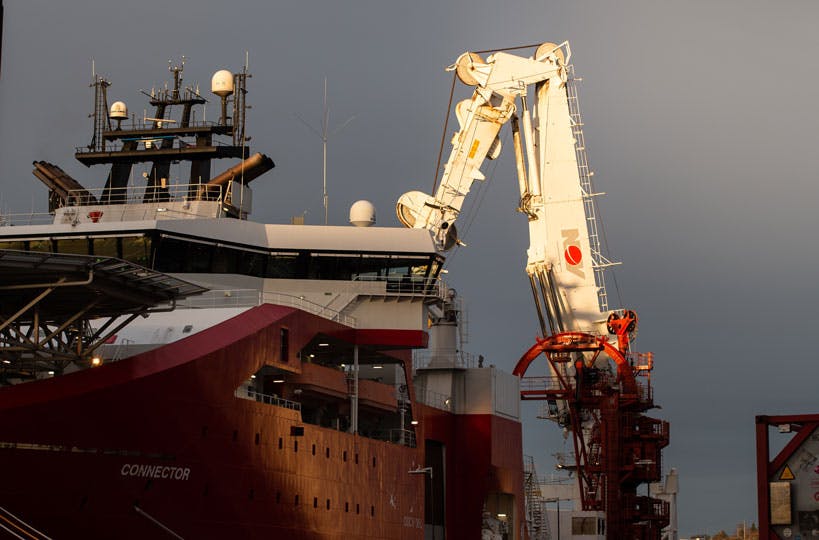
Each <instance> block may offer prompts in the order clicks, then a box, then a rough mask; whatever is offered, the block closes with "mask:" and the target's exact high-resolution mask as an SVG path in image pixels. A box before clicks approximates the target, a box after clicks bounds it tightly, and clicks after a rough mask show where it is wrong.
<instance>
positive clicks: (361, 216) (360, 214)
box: [350, 201, 375, 227]
mask: <svg viewBox="0 0 819 540" xmlns="http://www.w3.org/2000/svg"><path fill="white" fill-rule="evenodd" d="M350 223H352V224H353V225H355V226H356V227H369V226H370V225H375V206H373V203H371V202H370V201H356V202H354V203H353V205H352V206H351V207H350Z"/></svg>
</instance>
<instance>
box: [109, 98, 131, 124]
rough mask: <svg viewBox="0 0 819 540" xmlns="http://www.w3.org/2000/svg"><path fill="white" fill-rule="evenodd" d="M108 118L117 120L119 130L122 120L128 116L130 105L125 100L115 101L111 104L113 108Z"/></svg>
mask: <svg viewBox="0 0 819 540" xmlns="http://www.w3.org/2000/svg"><path fill="white" fill-rule="evenodd" d="M108 118H111V119H113V120H116V121H117V131H119V130H120V129H121V128H120V125H121V124H122V121H123V120H125V119H126V118H128V107H127V106H126V105H125V102H124V101H115V102H114V103H112V104H111V110H110V112H109V113H108Z"/></svg>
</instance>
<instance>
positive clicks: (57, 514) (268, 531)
mask: <svg viewBox="0 0 819 540" xmlns="http://www.w3.org/2000/svg"><path fill="white" fill-rule="evenodd" d="M282 327H287V328H288V329H289V335H290V344H291V350H293V351H298V350H301V348H302V347H304V346H305V345H306V344H307V343H308V342H310V340H312V339H314V338H315V336H317V335H319V334H322V335H337V336H346V337H347V338H348V339H350V340H352V342H354V343H357V342H363V343H362V344H363V345H379V346H381V347H382V348H400V347H417V346H423V345H424V344H425V339H426V336H425V334H424V333H423V332H412V331H390V330H384V331H365V332H361V333H356V331H355V330H351V329H348V328H346V327H344V326H342V325H339V324H336V323H333V322H331V321H327V320H325V319H322V318H320V317H316V316H313V315H310V314H308V313H304V312H302V311H299V310H296V309H293V308H286V307H280V306H273V305H263V306H259V307H257V308H253V309H251V310H248V311H246V312H244V313H242V314H241V315H239V316H237V317H235V318H233V319H230V320H228V321H226V322H224V323H221V324H219V325H216V326H214V327H212V328H210V329H207V330H204V331H202V332H200V333H198V334H195V335H193V336H190V337H188V338H186V339H183V340H181V341H178V342H175V343H171V344H168V345H165V346H162V347H160V348H158V349H155V350H153V351H150V352H147V353H144V354H141V355H138V356H135V357H132V358H129V359H126V360H122V361H119V362H115V363H111V364H106V365H104V366H102V367H100V368H95V369H88V370H85V371H81V372H78V373H74V374H70V375H64V376H60V377H55V378H52V379H47V380H40V381H35V382H31V383H26V384H20V385H17V386H12V387H7V388H2V389H0V466H2V470H3V471H4V473H3V474H4V478H3V481H2V482H0V507H3V508H4V509H6V510H7V511H9V512H11V513H13V514H15V515H16V516H18V517H19V518H20V519H21V520H23V521H25V522H26V523H28V524H30V525H31V526H33V527H35V528H36V529H38V530H40V531H42V532H43V533H45V534H47V535H48V536H50V537H52V538H123V539H130V538H165V537H167V538H173V537H174V536H176V537H182V538H271V537H272V538H291V539H313V538H326V539H333V538H338V539H340V538H390V539H421V538H424V529H425V526H424V524H425V522H430V521H435V522H438V523H441V524H442V525H443V526H444V527H445V530H446V537H447V538H469V539H472V538H478V537H480V529H481V514H482V511H483V510H484V506H485V505H486V500H487V494H489V493H492V492H503V493H507V494H511V495H512V496H513V497H514V501H515V502H514V504H515V516H514V520H513V522H512V525H513V528H514V529H513V530H515V531H521V530H522V529H521V526H520V523H521V518H522V516H523V495H522V490H523V488H522V484H523V478H522V451H521V430H520V424H519V423H518V422H515V421H512V420H508V419H504V418H501V417H498V416H494V415H454V414H450V413H448V412H445V411H440V410H438V409H434V408H431V407H426V406H423V405H415V406H414V409H415V410H414V411H413V412H414V415H415V418H416V419H419V425H418V426H417V428H418V429H417V430H416V434H417V437H418V441H419V444H418V445H417V447H416V448H413V447H411V446H406V445H398V444H393V443H390V442H385V441H380V440H375V439H370V438H367V437H363V436H359V435H353V434H350V433H347V432H344V431H339V430H338V429H332V428H325V427H320V426H318V425H312V424H309V423H306V422H304V421H303V420H302V418H301V413H300V411H299V410H294V409H290V408H286V407H281V406H274V405H271V404H267V403H260V402H258V401H254V400H249V399H240V398H238V397H237V396H236V395H235V391H236V389H237V388H238V387H239V386H240V385H241V384H242V382H243V381H245V380H247V379H248V377H249V375H250V374H252V373H254V372H256V371H257V370H258V369H260V368H261V366H263V365H265V364H271V363H277V364H280V365H281V366H280V367H282V368H287V369H289V370H290V371H291V372H293V373H294V375H298V374H300V373H301V371H302V369H301V366H300V362H299V361H298V360H297V359H295V357H294V359H293V361H288V359H287V358H285V359H283V360H284V361H281V359H279V360H275V361H273V360H271V358H275V357H276V356H277V353H278V351H279V350H280V349H279V347H280V344H279V343H278V340H279V336H280V333H281V328H282ZM393 355H394V357H395V358H397V359H398V360H403V361H406V360H408V357H409V355H408V354H407V352H406V351H398V352H396V353H393ZM420 441H424V443H421V442H420ZM430 441H431V442H433V443H434V444H436V445H440V446H442V447H444V448H446V452H445V453H442V454H440V455H441V456H442V459H441V461H442V463H440V464H438V465H439V468H438V470H440V468H443V469H444V470H445V474H444V481H445V486H446V487H445V490H443V491H445V493H446V495H445V496H444V497H442V498H441V500H442V501H443V502H444V504H441V502H440V501H439V502H437V503H435V502H434V501H429V500H425V499H427V498H429V495H427V496H426V497H425V488H426V492H427V493H429V484H430V481H429V479H426V478H425V476H426V475H413V474H409V472H410V471H416V470H418V469H420V468H423V467H425V466H429V456H427V455H425V454H426V452H425V446H426V445H428V444H429V443H430ZM425 484H427V485H426V486H425ZM437 507H441V508H445V510H444V512H439V517H438V518H437V519H436V518H434V517H433V519H432V520H430V517H429V515H430V512H433V513H434V512H435V509H436V508H437ZM425 509H426V511H425ZM441 514H443V516H444V517H443V519H441V517H440V516H441ZM8 527H11V528H12V530H13V526H12V525H8V524H7V528H8ZM427 534H429V533H427ZM519 534H520V536H519ZM514 537H515V538H522V537H523V533H520V532H516V534H515V535H514Z"/></svg>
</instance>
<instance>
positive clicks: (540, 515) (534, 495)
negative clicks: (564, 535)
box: [523, 456, 552, 540]
mask: <svg viewBox="0 0 819 540" xmlns="http://www.w3.org/2000/svg"><path fill="white" fill-rule="evenodd" d="M523 459H524V468H523V477H524V494H525V496H526V525H527V527H528V529H529V538H530V539H531V540H551V538H552V536H551V534H550V532H549V520H548V519H546V516H545V515H544V512H543V505H544V501H543V494H542V493H541V491H540V482H539V481H538V478H537V471H536V470H535V460H534V458H533V457H532V456H523Z"/></svg>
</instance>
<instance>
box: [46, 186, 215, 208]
mask: <svg viewBox="0 0 819 540" xmlns="http://www.w3.org/2000/svg"><path fill="white" fill-rule="evenodd" d="M226 193H227V191H225V192H223V191H222V186H211V185H208V184H168V185H166V186H158V185H153V186H152V185H148V184H145V185H140V186H137V185H130V186H126V187H115V188H91V189H72V190H69V191H68V194H67V196H66V199H65V203H64V204H63V205H62V206H64V207H67V206H97V205H107V204H112V203H113V204H142V203H143V202H144V201H145V198H146V195H147V196H148V199H149V201H150V203H157V202H174V201H180V202H182V201H216V202H220V201H222V200H223V198H224V197H225V194H226ZM96 201H108V202H101V203H98V202H96Z"/></svg>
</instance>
